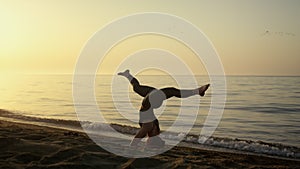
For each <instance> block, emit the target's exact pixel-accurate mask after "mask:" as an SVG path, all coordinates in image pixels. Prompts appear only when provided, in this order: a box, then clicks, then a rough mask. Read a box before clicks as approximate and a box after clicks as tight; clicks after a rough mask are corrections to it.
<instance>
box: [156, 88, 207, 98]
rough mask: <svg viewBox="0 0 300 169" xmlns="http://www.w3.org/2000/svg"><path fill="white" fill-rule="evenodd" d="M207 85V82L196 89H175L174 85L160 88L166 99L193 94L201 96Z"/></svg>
mask: <svg viewBox="0 0 300 169" xmlns="http://www.w3.org/2000/svg"><path fill="white" fill-rule="evenodd" d="M209 86H210V85H209V84H206V85H204V86H201V87H199V88H196V89H187V90H182V89H176V88H174V87H168V88H163V89H160V90H161V91H162V92H163V93H164V94H165V97H166V99H168V98H170V97H173V96H175V97H178V98H186V97H190V96H194V95H200V96H202V97H203V96H204V95H205V91H206V90H207V89H208V87H209Z"/></svg>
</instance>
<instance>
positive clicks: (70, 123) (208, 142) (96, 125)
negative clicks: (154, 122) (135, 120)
mask: <svg viewBox="0 0 300 169" xmlns="http://www.w3.org/2000/svg"><path fill="white" fill-rule="evenodd" d="M0 117H2V118H5V119H8V120H12V121H22V122H28V123H33V124H43V125H47V126H52V127H53V126H57V127H64V128H66V129H81V127H83V128H85V129H88V130H90V131H99V130H101V131H111V130H110V128H109V127H108V126H107V125H106V124H103V123H100V122H90V121H81V122H79V121H76V120H62V119H50V118H40V117H32V116H24V115H20V114H18V113H17V112H10V111H7V110H3V109H0ZM109 125H110V127H112V128H113V129H114V130H116V131H118V132H120V133H123V134H129V135H134V134H135V133H136V132H137V131H138V130H139V128H137V127H134V126H128V125H121V124H115V123H111V124H109ZM161 137H162V138H163V139H169V140H182V142H185V143H190V144H198V145H204V146H210V147H218V148H225V149H228V150H238V151H242V152H251V153H259V154H265V155H272V156H278V157H288V158H294V159H300V148H298V147H295V146H289V145H284V144H280V143H268V142H264V141H259V140H258V141H254V140H245V139H238V138H227V137H215V136H211V137H207V136H204V135H200V136H199V135H193V134H185V133H171V132H162V133H161Z"/></svg>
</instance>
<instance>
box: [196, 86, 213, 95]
mask: <svg viewBox="0 0 300 169" xmlns="http://www.w3.org/2000/svg"><path fill="white" fill-rule="evenodd" d="M209 86H210V84H206V85H204V86H201V87H200V88H199V95H200V96H201V97H203V96H204V95H205V92H206V90H207V89H208V88H209Z"/></svg>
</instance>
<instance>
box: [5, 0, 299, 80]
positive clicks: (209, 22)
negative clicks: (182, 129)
mask: <svg viewBox="0 0 300 169" xmlns="http://www.w3.org/2000/svg"><path fill="white" fill-rule="evenodd" d="M140 12H163V13H169V14H172V15H177V16H179V17H181V18H184V19H186V20H187V21H189V22H191V23H192V24H194V25H196V26H197V27H198V28H199V29H200V30H202V31H203V32H204V33H205V34H206V35H207V37H208V38H209V39H210V41H211V42H212V43H213V44H214V46H215V48H216V50H217V52H218V53H219V56H220V58H221V61H222V63H223V66H224V70H225V73H226V74H228V75H300V66H299V65H298V64H299V63H300V48H299V44H300V19H299V16H300V1H298V0H251V1H244V0H227V1H209V0H207V1H201V0H189V1H178V0H164V1H159V0H152V1H133V0H120V1H115V0H107V1H100V0H42V1H41V0H28V1H23V0H0V22H1V24H0V25H1V26H0V73H72V72H73V71H74V68H75V64H76V59H77V57H78V56H79V54H80V51H81V49H82V48H83V47H84V45H85V43H86V42H87V40H88V39H89V38H90V37H91V36H92V35H93V34H94V33H95V32H96V31H98V30H99V29H100V28H102V27H103V26H105V25H106V24H108V23H110V22H111V21H113V20H115V19H117V18H120V17H123V16H126V15H130V14H134V13H140ZM120 29H122V28H120ZM156 38H157V37H155V36H144V37H136V38H135V39H132V38H131V39H129V40H128V42H126V41H125V42H124V43H122V44H119V45H118V46H116V47H115V49H118V51H117V54H118V55H122V54H123V55H124V56H125V54H126V55H128V54H129V53H128V49H132V51H134V49H136V50H138V49H141V47H146V48H147V47H153V46H155V47H161V48H162V49H165V50H170V51H172V52H173V53H176V54H179V55H180V53H185V54H186V55H184V54H182V58H183V59H184V60H186V61H187V62H189V63H190V64H189V65H190V66H191V69H194V70H195V71H194V72H196V73H199V74H201V73H203V71H204V70H203V66H202V65H201V66H199V70H198V71H197V69H198V68H197V64H196V62H194V60H193V58H194V57H195V56H192V55H193V53H192V52H183V51H185V50H186V49H185V48H184V47H182V46H181V44H180V43H178V42H176V41H175V40H174V39H173V40H172V39H168V38H161V41H164V42H165V43H162V44H166V43H167V44H173V45H161V46H159V43H154V42H155V41H157V39H156ZM141 42H143V43H141ZM126 44H127V45H126ZM141 44H144V45H145V44H146V46H143V45H141ZM172 47H173V48H172ZM126 51H127V53H126ZM114 52H116V51H113V50H112V51H111V53H109V54H108V56H107V60H106V62H105V65H104V66H103V67H101V69H102V73H111V72H112V71H113V70H114V66H116V65H115V59H114V57H116V58H117V56H116V55H114ZM199 64H201V63H199ZM204 74H205V72H204Z"/></svg>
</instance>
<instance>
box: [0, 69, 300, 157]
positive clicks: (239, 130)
mask: <svg viewBox="0 0 300 169" xmlns="http://www.w3.org/2000/svg"><path fill="white" fill-rule="evenodd" d="M82 76H90V75H82ZM1 78H2V79H1V84H0V93H1V97H0V109H2V110H5V112H6V113H3V112H2V113H1V114H0V119H2V120H12V121H21V122H26V123H32V124H42V123H43V125H49V126H55V125H61V124H65V126H67V127H70V128H72V124H73V122H74V124H75V122H76V121H80V120H82V119H80V117H81V116H80V115H78V112H77V110H78V109H77V108H78V107H85V108H86V109H85V110H86V114H87V116H88V115H89V113H90V112H89V111H90V109H89V108H90V107H94V106H95V104H94V103H77V102H76V103H75V102H74V98H73V94H74V93H73V89H74V88H73V85H74V82H73V75H72V74H18V75H6V76H2V77H1ZM192 78H194V79H195V80H196V85H198V86H201V85H204V84H207V83H210V84H211V83H212V81H211V80H210V77H208V76H204V75H203V76H201V75H199V76H198V75H197V76H193V77H190V76H183V75H181V76H177V77H176V78H174V77H172V76H168V75H138V76H137V79H138V80H139V81H140V83H141V84H143V85H149V86H153V87H155V88H164V87H177V88H180V87H181V86H185V87H186V88H188V86H189V85H190V88H191V89H192V88H195V87H197V86H195V84H192V83H191V82H190V80H188V79H192ZM178 79H181V80H179V81H178ZM225 79H226V92H225V94H226V102H225V107H224V110H223V111H222V112H223V113H222V114H219V115H218V116H219V121H218V123H217V124H216V125H215V130H214V132H213V133H212V135H211V136H204V135H201V132H202V130H203V126H204V124H205V122H206V119H207V117H208V115H209V111H210V108H211V106H212V100H211V98H212V95H218V91H217V90H216V91H215V93H212V92H211V91H212V90H211V89H212V88H213V87H214V84H211V88H210V89H208V91H207V92H206V95H205V96H204V97H200V96H191V97H189V98H184V99H180V98H175V97H174V98H170V99H168V100H167V101H165V102H164V104H163V105H162V107H161V108H159V109H157V110H155V115H156V116H157V118H158V120H159V122H160V126H161V130H162V135H163V132H164V131H169V129H173V130H172V132H171V133H173V135H172V136H171V135H164V136H162V137H169V138H171V137H183V141H184V142H186V143H191V144H204V145H208V146H216V147H222V148H225V149H229V150H231V149H232V150H239V151H244V152H252V153H260V154H266V155H272V156H280V157H288V158H296V159H300V85H299V84H300V77H298V76H226V77H225ZM179 83H184V84H179ZM93 90H94V97H95V103H96V106H97V108H98V110H99V112H97V113H98V114H99V115H101V117H102V118H101V119H98V118H97V116H96V117H94V116H93V118H90V119H89V120H88V121H86V119H85V121H86V124H89V125H90V126H92V127H94V128H95V129H97V126H99V124H101V123H108V124H114V125H116V126H119V128H122V129H124V130H122V129H121V130H119V132H125V133H126V132H127V133H128V131H129V133H133V134H134V132H136V131H137V130H138V128H139V125H138V112H139V108H140V107H141V102H142V100H143V98H142V97H141V96H139V95H138V94H136V93H135V92H134V91H133V90H132V87H131V86H130V84H129V82H128V81H127V79H125V78H124V77H120V76H113V75H96V77H95V79H94V89H93ZM84 94H85V93H84V92H83V95H84ZM222 94H224V91H223V93H222ZM91 111H92V110H91ZM81 113H82V112H81ZM99 117H100V116H99ZM177 120H181V123H180V124H179V125H178V124H176V121H177ZM81 124H82V123H81ZM189 127H190V128H189ZM182 129H184V130H185V131H182ZM176 131H178V132H177V133H176ZM203 138H205V140H206V141H205V142H204V143H203V142H201V141H200V140H201V139H203Z"/></svg>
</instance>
